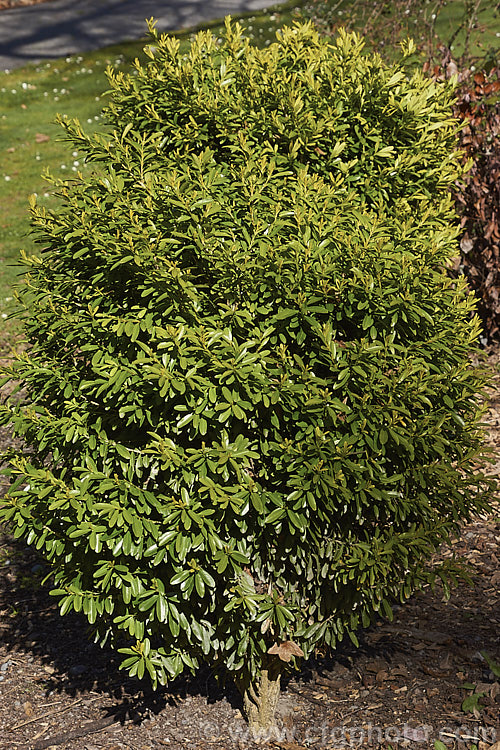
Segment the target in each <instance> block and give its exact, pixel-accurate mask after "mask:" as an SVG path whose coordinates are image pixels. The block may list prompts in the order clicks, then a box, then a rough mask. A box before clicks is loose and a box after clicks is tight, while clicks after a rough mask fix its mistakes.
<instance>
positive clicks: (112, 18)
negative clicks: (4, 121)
mask: <svg viewBox="0 0 500 750" xmlns="http://www.w3.org/2000/svg"><path fill="white" fill-rule="evenodd" d="M272 4H273V3H272V0H52V1H51V2H47V3H42V4H39V5H32V6H29V7H21V8H13V9H11V10H2V11H0V70H6V69H12V68H17V67H20V66H22V65H27V64H28V63H35V62H39V61H40V60H47V59H53V58H57V57H62V56H64V55H71V54H74V53H77V52H87V51H89V50H93V49H99V48H101V47H105V46H106V45H108V44H114V43H118V42H123V41H125V40H131V39H140V38H141V37H144V36H145V34H146V33H147V29H146V23H145V19H146V18H151V17H154V18H155V19H157V21H158V23H157V28H158V29H159V30H160V31H167V30H173V29H181V28H186V27H189V26H193V25H194V24H198V23H201V22H203V21H209V20H211V19H214V18H223V17H224V16H226V15H228V14H231V15H236V14H238V13H241V12H244V11H255V10H260V9H262V8H266V7H268V6H269V5H272Z"/></svg>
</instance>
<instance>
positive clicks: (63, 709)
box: [7, 696, 101, 732]
mask: <svg viewBox="0 0 500 750" xmlns="http://www.w3.org/2000/svg"><path fill="white" fill-rule="evenodd" d="M100 697H101V696H99V698H100ZM95 700H99V699H98V698H94V701H95ZM82 701H83V698H78V700H76V701H74V702H73V703H71V704H70V705H69V706H66V707H65V708H58V709H57V710H56V711H47V713H46V714H41V715H40V716H35V717H34V718H33V719H27V721H23V722H22V723H21V724H16V726H15V727H10V728H9V729H8V730H7V731H8V732H14V731H15V730H16V729H20V728H21V727H25V726H27V724H33V723H34V722H35V721H40V719H46V718H47V717H48V716H55V715H56V714H62V713H64V711H69V709H70V708H73V706H76V705H78V703H81V702H82ZM89 702H93V701H89Z"/></svg>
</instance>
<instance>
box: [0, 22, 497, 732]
mask: <svg viewBox="0 0 500 750" xmlns="http://www.w3.org/2000/svg"><path fill="white" fill-rule="evenodd" d="M407 51H410V50H407ZM149 55H150V58H151V62H149V63H148V64H147V65H145V66H142V65H140V64H139V63H137V65H136V69H135V70H134V71H133V73H132V74H127V75H123V74H121V73H113V72H110V82H111V87H112V93H111V99H110V103H109V106H108V107H107V110H106V116H107V120H108V123H109V130H108V133H107V134H106V135H104V136H103V135H90V136H88V135H85V134H84V133H83V131H82V129H81V128H80V126H79V124H78V123H77V122H69V121H63V125H64V127H65V129H66V132H67V137H68V139H69V140H70V142H71V143H72V145H73V147H75V146H76V147H78V149H80V150H81V151H83V152H85V154H86V157H87V160H88V161H93V162H94V163H95V166H96V169H95V172H94V173H93V174H92V176H90V177H86V178H85V179H83V178H82V177H79V178H77V179H74V180H70V181H67V182H65V183H60V205H59V207H58V209H57V210H56V211H54V212H52V211H49V212H47V211H45V210H43V209H42V208H40V207H37V206H36V205H35V204H33V223H34V230H35V232H36V236H37V238H38V241H39V243H40V245H41V253H40V256H39V257H32V258H25V264H26V266H27V272H26V276H25V279H24V284H23V286H22V287H21V288H20V290H19V298H20V303H21V308H20V312H19V313H18V315H19V317H21V318H22V320H23V323H24V328H25V331H26V335H27V339H28V344H29V345H28V347H27V348H26V350H25V351H23V352H20V353H19V354H18V355H17V361H16V362H15V364H14V365H13V366H12V367H11V368H9V370H8V371H7V372H6V377H7V378H13V379H14V380H18V381H19V382H20V384H21V385H20V387H22V388H23V389H24V390H23V398H22V400H20V401H19V402H16V399H12V400H11V401H10V402H9V403H7V404H6V405H4V406H3V407H2V412H1V419H2V421H3V422H7V421H10V422H12V424H13V426H14V428H15V431H16V433H17V434H18V435H22V436H23V438H24V440H25V443H26V446H27V448H26V449H25V450H20V451H14V450H12V451H11V452H10V455H9V456H8V457H7V459H8V463H9V468H8V471H9V472H10V474H11V477H12V480H13V484H12V486H11V489H10V492H9V494H8V496H7V497H6V499H5V501H4V504H3V507H2V510H1V511H0V517H1V518H2V519H3V520H4V521H8V522H9V523H10V524H11V525H12V527H13V528H14V530H15V531H14V533H15V535H16V536H22V537H25V538H26V539H27V541H28V542H29V543H30V544H34V545H35V546H36V547H37V548H38V549H39V550H41V551H42V552H43V554H44V555H45V556H46V557H47V559H48V560H49V561H50V563H51V564H52V566H53V573H54V577H55V581H56V584H55V590H54V591H53V593H54V594H55V595H56V596H57V597H59V599H60V606H61V613H62V614H64V613H66V612H68V611H69V610H71V609H74V610H76V611H80V610H81V611H83V612H84V613H85V615H86V616H87V617H88V620H89V622H90V623H91V624H92V625H93V626H94V629H95V631H96V633H97V637H98V638H99V639H100V640H101V641H106V640H108V639H109V640H111V641H113V642H116V643H117V646H118V645H121V646H122V648H121V651H122V653H123V654H124V662H123V667H124V668H126V669H127V670H128V671H129V672H130V674H132V675H133V674H137V675H138V676H139V677H141V676H142V675H143V674H145V673H149V674H150V676H151V678H152V680H153V682H154V683H156V682H159V683H162V684H163V683H165V682H166V681H167V680H168V679H171V678H173V677H175V676H176V675H178V674H179V673H180V672H182V671H183V670H184V669H185V668H186V667H188V668H191V669H194V668H196V667H197V665H198V664H199V663H200V662H201V661H203V660H205V661H208V662H210V663H211V664H213V665H214V666H215V667H216V668H219V667H220V668H221V670H223V671H225V672H226V673H229V675H230V676H231V677H233V678H234V679H235V680H236V682H237V683H238V684H239V686H240V688H241V690H242V692H243V693H244V695H245V696H246V706H247V710H248V712H249V715H250V717H251V718H252V706H253V707H255V706H257V707H258V704H259V700H260V698H261V695H262V691H264V690H265V685H264V682H265V681H266V680H267V683H273V684H274V686H276V684H278V685H279V673H280V671H281V669H282V667H283V666H284V665H286V664H287V663H290V664H294V663H295V660H296V659H297V658H298V657H300V656H301V655H306V656H307V655H309V654H311V652H312V651H313V649H314V648H315V646H316V645H317V644H327V645H330V646H335V644H336V642H337V641H339V640H341V639H342V638H343V636H344V635H345V634H346V633H347V634H349V636H350V637H351V638H352V640H353V641H354V642H356V636H355V631H356V629H357V628H358V627H359V626H360V625H361V624H364V625H367V624H368V623H369V622H370V619H371V617H372V615H373V613H374V612H379V611H381V612H382V613H383V614H385V615H387V616H390V614H391V609H390V601H391V600H392V599H393V598H399V599H401V600H404V599H405V598H407V597H409V596H410V594H411V593H412V592H413V591H414V590H415V589H417V588H418V587H420V586H421V585H422V584H423V583H424V582H426V581H429V580H433V577H434V576H435V575H436V571H429V570H427V568H426V562H427V560H428V558H429V557H430V555H431V554H432V552H433V551H434V550H435V549H436V547H437V545H439V544H440V542H442V541H443V540H446V539H447V538H448V536H449V535H450V534H453V533H455V532H456V531H457V530H458V528H459V523H460V520H461V519H463V518H467V517H469V515H470V514H471V513H472V512H474V511H475V510H477V509H478V508H482V507H485V506H486V504H487V495H488V487H487V484H486V483H485V482H484V481H483V479H482V478H481V476H480V475H478V474H477V472H475V471H474V469H475V467H476V465H475V462H476V461H477V459H478V456H479V454H480V451H481V432H480V429H479V426H478V418H479V407H478V404H479V401H480V390H481V387H482V383H483V376H482V375H481V374H480V373H479V372H478V371H476V370H474V369H473V368H472V366H471V364H470V361H469V352H470V349H471V346H473V344H474V342H475V340H476V338H477V335H478V322H477V319H476V318H475V317H473V316H471V311H472V310H473V306H474V303H473V300H472V299H471V298H470V297H469V296H468V294H467V292H466V288H465V284H464V282H463V280H458V281H453V280H451V279H450V278H448V277H447V275H446V273H445V272H444V271H443V267H444V265H445V264H446V263H447V261H448V259H449V258H450V257H451V256H452V255H453V254H454V253H455V252H456V235H457V231H456V229H455V228H454V227H453V222H452V218H453V213H452V202H451V198H450V195H449V188H450V185H451V184H453V182H454V181H455V180H456V178H457V176H458V174H459V173H460V169H461V168H460V166H459V165H460V157H459V154H458V153H457V152H456V150H455V147H456V123H455V121H454V120H453V119H452V118H451V116H450V107H451V97H452V90H451V87H450V86H449V85H448V84H440V83H436V82H433V81H431V80H429V79H427V78H425V77H424V76H423V75H422V74H420V73H415V74H412V75H411V76H410V75H407V74H406V73H405V70H404V67H403V65H402V64H398V65H394V66H391V67H386V66H385V65H384V64H383V62H382V61H381V59H380V58H379V57H377V56H365V55H364V54H363V45H362V42H361V40H360V39H359V38H358V37H356V36H355V35H348V34H345V33H341V34H340V35H339V37H338V38H337V40H336V41H335V42H331V41H327V40H324V39H321V38H320V37H319V36H318V34H317V33H316V32H314V31H313V30H312V28H311V26H310V25H304V26H297V27H295V28H293V29H285V30H284V31H283V32H282V33H281V34H280V36H279V38H278V40H277V42H276V43H275V44H273V45H271V46H270V47H268V48H267V49H265V50H263V51H261V50H258V49H256V48H254V47H252V46H251V45H250V44H249V43H248V41H247V40H245V39H244V38H242V35H241V30H240V28H239V27H238V25H236V26H231V25H230V24H229V23H228V25H227V29H226V36H225V38H224V39H223V40H216V39H214V38H213V37H212V36H211V35H210V34H209V33H201V34H199V35H198V36H197V37H196V39H195V40H194V41H193V43H192V46H191V49H190V50H189V52H188V53H187V54H186V55H183V54H181V53H180V52H179V43H178V41H176V40H175V39H172V38H166V37H159V38H158V37H157V36H154V38H153V46H152V47H151V48H150V49H149ZM437 573H438V574H439V575H441V576H442V578H443V580H445V582H448V580H449V577H450V575H451V576H452V575H453V569H452V568H450V570H449V571H447V570H446V569H444V568H443V569H440V570H439V571H437ZM120 636H122V637H123V636H125V638H126V639H127V638H128V639H130V640H129V643H123V640H122V642H121V643H120ZM261 676H263V678H262V679H263V682H262V683H261V685H260V688H259V679H260V677H261ZM264 678H265V679H264ZM267 683H266V684H267ZM259 689H260V690H261V695H259ZM271 692H272V691H271ZM275 692H276V691H274V693H275ZM274 693H273V694H274ZM271 714H272V711H271ZM253 718H254V721H257V723H258V722H259V721H260V722H261V724H262V725H265V724H266V723H269V716H268V715H267V714H266V717H264V718H263V715H260V718H259V717H257V718H256V717H255V716H254V717H253ZM271 719H272V717H271Z"/></svg>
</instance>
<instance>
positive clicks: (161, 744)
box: [0, 349, 500, 750]
mask: <svg viewBox="0 0 500 750" xmlns="http://www.w3.org/2000/svg"><path fill="white" fill-rule="evenodd" d="M499 360H500V349H498V350H491V351H490V352H489V354H488V364H489V366H491V367H492V368H496V371H497V373H498V362H499ZM486 421H487V424H488V428H489V440H490V443H491V445H492V447H493V448H494V449H498V447H499V446H500V375H498V374H497V375H496V380H495V388H494V389H493V391H492V394H491V403H490V408H489V411H488V413H487V416H486ZM11 442H12V438H11V436H10V435H9V434H8V432H7V430H6V428H5V427H3V428H0V450H1V449H2V447H3V448H5V447H6V445H8V444H10V443H11ZM495 453H496V458H495ZM499 470H500V453H499V452H498V450H495V451H494V460H493V463H492V465H491V468H490V471H491V473H492V474H497V475H498V473H499ZM0 481H3V487H2V486H0V496H1V495H2V490H5V479H1V480H0ZM499 543H500V507H496V508H495V512H494V513H493V514H492V515H491V516H488V517H484V518H477V519H475V520H474V521H473V522H472V523H470V524H468V525H466V526H465V527H464V529H463V533H462V535H461V538H460V539H459V540H456V541H455V542H454V543H453V545H452V547H450V548H443V549H442V550H440V552H439V555H438V557H440V558H445V557H449V556H450V555H451V554H452V551H453V552H455V553H457V554H458V555H460V556H462V557H463V559H464V560H465V561H466V562H467V563H468V564H469V565H470V568H471V571H472V578H473V583H474V585H473V586H469V585H467V584H465V583H463V584H460V585H459V586H458V587H457V588H456V589H455V590H454V591H453V593H452V596H451V598H450V599H449V600H446V599H445V597H444V596H443V592H442V590H439V589H437V590H435V591H434V592H433V591H431V590H430V589H429V588H426V589H424V590H423V591H421V592H420V593H418V594H417V595H415V596H414V597H413V598H412V599H411V600H409V601H408V602H407V603H406V604H405V605H403V606H399V607H396V608H395V617H394V620H393V622H389V621H387V620H380V621H378V622H377V623H376V624H375V625H374V626H373V627H371V628H370V629H367V630H365V631H363V632H362V633H361V635H360V647H359V648H358V649H356V648H354V646H352V645H351V644H350V643H349V644H342V645H341V647H339V649H338V650H337V651H336V652H335V653H334V654H333V655H327V654H318V655H317V656H316V657H315V659H313V660H311V661H309V662H308V663H307V664H306V665H305V666H304V667H303V669H302V671H301V672H300V673H297V674H295V675H293V676H291V678H290V679H289V680H288V681H287V682H286V683H285V685H284V689H283V691H282V697H281V701H280V707H279V731H278V732H277V733H276V734H275V735H274V736H273V737H271V738H268V745H267V746H268V747H272V748H283V750H301V749H303V748H328V749H330V750H339V748H342V747H363V748H374V750H376V749H377V748H379V749H380V748H385V749H386V750H389V748H391V749H392V750H395V748H401V747H410V748H422V749H427V748H434V747H435V745H434V743H435V741H436V740H440V741H441V742H443V743H444V744H445V746H446V747H449V748H463V749H464V750H465V749H466V748H467V749H468V750H471V749H472V748H474V750H475V748H477V749H478V750H487V748H491V750H493V747H494V749H495V750H500V710H499V709H500V684H499V683H500V669H499V663H500V650H499V645H500V644H499V633H500V596H499V589H500V587H499V584H500V566H499V557H500V544H499ZM46 572H47V570H46V568H45V566H44V563H43V560H41V559H40V558H39V557H38V554H37V552H36V551H34V550H32V549H30V548H28V547H26V546H25V545H24V543H21V542H19V541H16V540H14V539H13V538H12V537H10V536H9V535H7V534H5V533H4V534H3V535H2V536H0V698H1V700H0V748H1V749H2V750H42V749H43V748H56V749H57V750H59V749H60V748H66V749H67V750H70V749H71V750H160V749H161V748H171V750H187V749H188V748H195V749H196V750H213V749H216V750H233V748H248V749H249V750H251V748H256V747H258V746H262V745H258V744H257V743H255V742H254V741H253V740H252V739H251V738H250V737H249V735H248V731H247V727H246V724H245V722H244V720H243V718H242V714H241V705H240V701H239V696H238V695H237V693H236V692H235V691H234V690H232V689H231V686H226V688H225V689H223V688H221V687H219V686H218V685H217V683H216V682H215V680H214V679H213V676H212V674H211V673H210V670H209V669H208V668H207V669H203V670H202V671H201V672H200V673H199V674H198V675H197V676H196V677H188V678H185V679H179V680H177V681H175V682H174V683H172V684H171V685H170V686H169V687H168V689H162V690H160V691H158V692H157V693H153V692H152V691H151V690H150V689H149V688H148V685H147V684H145V683H144V682H140V681H138V680H134V679H129V678H125V677H124V675H123V674H122V673H121V672H119V670H118V660H117V658H116V655H114V654H113V653H112V652H108V651H104V650H101V649H100V648H99V647H98V646H96V645H94V644H93V643H91V642H90V641H89V640H88V639H87V638H86V635H85V630H86V620H85V619H84V618H82V617H81V616H79V615H76V614H74V613H73V615H72V616H70V615H67V616H65V617H60V616H59V614H58V609H57V607H56V605H55V604H54V602H53V600H52V599H51V597H49V596H48V590H47V588H45V587H42V586H40V582H41V580H42V579H43V578H44V576H45V575H46ZM474 686H475V687H474ZM474 696H475V697H474ZM465 699H468V702H467V703H465V704H464V700H465ZM437 747H438V748H439V747H441V750H443V748H442V746H439V745H438V746H437Z"/></svg>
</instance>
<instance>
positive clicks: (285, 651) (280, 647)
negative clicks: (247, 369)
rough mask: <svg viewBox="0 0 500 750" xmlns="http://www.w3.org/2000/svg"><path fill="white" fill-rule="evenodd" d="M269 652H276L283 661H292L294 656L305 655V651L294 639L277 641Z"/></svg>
mask: <svg viewBox="0 0 500 750" xmlns="http://www.w3.org/2000/svg"><path fill="white" fill-rule="evenodd" d="M267 653H268V654H275V655H276V656H278V657H279V658H280V659H281V661H290V660H291V658H292V656H304V652H303V651H302V649H301V648H300V646H298V645H297V644H296V643H294V641H283V642H282V643H275V644H274V645H273V646H271V648H270V649H268V652H267Z"/></svg>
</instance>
